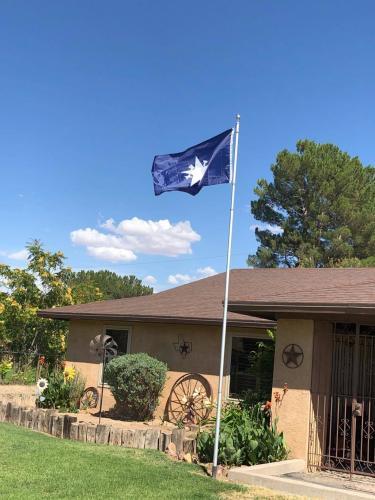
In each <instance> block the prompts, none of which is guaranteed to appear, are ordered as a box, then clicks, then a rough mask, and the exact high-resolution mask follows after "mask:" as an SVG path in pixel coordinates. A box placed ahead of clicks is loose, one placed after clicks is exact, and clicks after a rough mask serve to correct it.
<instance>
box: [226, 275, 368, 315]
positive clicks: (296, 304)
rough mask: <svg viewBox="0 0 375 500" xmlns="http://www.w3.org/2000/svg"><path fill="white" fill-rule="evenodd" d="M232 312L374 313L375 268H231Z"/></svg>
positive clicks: (262, 313)
mask: <svg viewBox="0 0 375 500" xmlns="http://www.w3.org/2000/svg"><path fill="white" fill-rule="evenodd" d="M232 276H233V280H232V283H233V286H232V287H231V292H230V297H229V309H230V310H231V311H236V312H242V313H248V314H252V315H256V316H260V317H263V318H269V319H277V318H278V317H280V316H281V315H284V316H285V315H289V316H291V315H293V314H294V315H295V314H296V313H298V314H299V315H301V316H303V315H304V316H308V315H309V314H310V315H311V314H320V315H322V314H325V315H331V316H332V315H335V314H336V315H353V314H362V315H368V316H371V315H374V316H375V268H353V269H349V268H348V269H332V268H323V269H315V268H314V269H306V268H296V269H251V270H241V269H239V270H234V271H232Z"/></svg>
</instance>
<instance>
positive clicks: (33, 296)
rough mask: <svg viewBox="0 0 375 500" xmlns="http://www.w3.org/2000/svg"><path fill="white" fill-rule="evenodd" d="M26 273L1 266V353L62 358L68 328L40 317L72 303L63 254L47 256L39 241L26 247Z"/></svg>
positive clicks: (49, 254) (24, 270) (60, 322)
mask: <svg viewBox="0 0 375 500" xmlns="http://www.w3.org/2000/svg"><path fill="white" fill-rule="evenodd" d="M26 248H27V250H28V252H29V255H28V259H27V266H26V268H25V269H16V268H11V267H10V266H8V265H5V264H0V286H1V287H2V289H3V290H4V291H2V292H1V295H0V350H10V351H14V352H41V353H43V354H47V355H60V354H61V353H63V352H64V351H65V340H66V333H67V324H66V322H64V321H56V320H47V319H42V318H39V317H38V316H37V311H38V309H44V308H48V307H55V306H63V305H69V304H72V303H73V298H72V294H71V289H70V288H69V287H68V285H67V277H68V275H69V274H70V272H71V271H70V269H69V268H68V267H65V266H64V259H65V257H64V255H63V254H62V252H55V253H52V252H47V251H45V250H44V249H43V246H42V244H41V243H40V241H38V240H35V241H33V242H32V243H30V244H29V245H28V246H27V247H26Z"/></svg>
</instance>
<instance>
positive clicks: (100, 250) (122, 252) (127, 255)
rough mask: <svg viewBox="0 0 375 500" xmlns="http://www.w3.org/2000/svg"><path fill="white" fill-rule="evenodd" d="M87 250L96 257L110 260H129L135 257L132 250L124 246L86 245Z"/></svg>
mask: <svg viewBox="0 0 375 500" xmlns="http://www.w3.org/2000/svg"><path fill="white" fill-rule="evenodd" d="M87 252H88V254H89V255H92V256H93V257H96V258H97V259H101V260H109V261H110V262H121V261H124V262H131V261H132V260H136V258H137V256H136V255H135V253H134V252H132V251H131V250H126V249H124V248H115V247H93V246H88V247H87Z"/></svg>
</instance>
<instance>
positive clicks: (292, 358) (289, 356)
mask: <svg viewBox="0 0 375 500" xmlns="http://www.w3.org/2000/svg"><path fill="white" fill-rule="evenodd" d="M303 358H304V354H303V350H302V347H301V346H299V345H298V344H288V345H287V346H286V347H284V350H283V354H282V359H283V363H284V365H285V366H286V367H287V368H293V369H294V368H298V367H299V366H301V365H302V363H303Z"/></svg>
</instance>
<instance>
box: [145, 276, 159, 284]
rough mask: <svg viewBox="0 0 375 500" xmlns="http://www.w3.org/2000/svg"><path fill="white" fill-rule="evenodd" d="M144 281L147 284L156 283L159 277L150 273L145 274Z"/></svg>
mask: <svg viewBox="0 0 375 500" xmlns="http://www.w3.org/2000/svg"><path fill="white" fill-rule="evenodd" d="M142 281H143V283H145V284H146V285H155V284H156V282H157V279H156V278H155V276H152V275H151V274H149V275H147V276H145V277H144V278H143V280H142Z"/></svg>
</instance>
